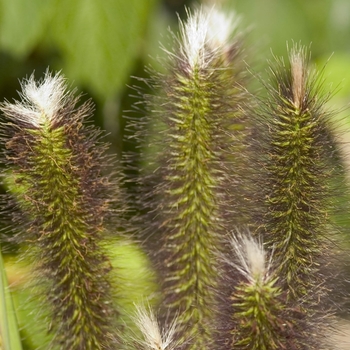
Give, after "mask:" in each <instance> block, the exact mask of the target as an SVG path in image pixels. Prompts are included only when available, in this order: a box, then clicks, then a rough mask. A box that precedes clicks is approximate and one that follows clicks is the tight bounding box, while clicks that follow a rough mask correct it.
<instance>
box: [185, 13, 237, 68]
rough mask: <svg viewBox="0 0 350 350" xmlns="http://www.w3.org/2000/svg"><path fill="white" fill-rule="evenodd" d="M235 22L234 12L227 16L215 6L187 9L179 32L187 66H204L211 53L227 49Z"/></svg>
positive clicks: (211, 55) (208, 61)
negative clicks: (184, 20)
mask: <svg viewBox="0 0 350 350" xmlns="http://www.w3.org/2000/svg"><path fill="white" fill-rule="evenodd" d="M237 23H238V20H237V18H236V16H235V15H234V14H232V13H231V14H230V15H229V16H227V15H226V14H224V13H223V12H221V11H219V10H217V9H215V8H209V7H205V8H203V9H200V10H198V11H195V12H194V13H190V12H189V11H188V19H187V21H186V23H183V22H181V21H180V34H181V39H182V45H181V52H182V56H183V57H184V59H185V60H186V61H187V63H188V66H189V68H190V69H191V70H194V69H195V68H199V69H200V68H205V67H206V66H207V65H208V64H209V63H210V61H211V60H212V57H213V55H215V54H221V53H222V52H223V51H225V50H227V46H229V45H230V39H231V37H232V34H233V32H234V31H235V30H236V28H237Z"/></svg>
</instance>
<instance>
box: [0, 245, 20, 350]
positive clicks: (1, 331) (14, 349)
mask: <svg viewBox="0 0 350 350" xmlns="http://www.w3.org/2000/svg"><path fill="white" fill-rule="evenodd" d="M0 275H1V276H0V349H2V350H22V343H21V336H20V333H19V329H18V324H17V318H16V312H15V308H14V305H13V301H12V296H11V291H10V290H9V286H8V283H7V277H6V270H5V265H4V261H3V258H2V252H1V247H0Z"/></svg>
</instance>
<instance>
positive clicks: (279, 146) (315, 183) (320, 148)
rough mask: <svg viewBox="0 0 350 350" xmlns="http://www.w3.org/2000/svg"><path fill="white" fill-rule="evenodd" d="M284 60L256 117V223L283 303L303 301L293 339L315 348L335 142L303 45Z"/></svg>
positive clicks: (323, 310) (321, 323)
mask: <svg viewBox="0 0 350 350" xmlns="http://www.w3.org/2000/svg"><path fill="white" fill-rule="evenodd" d="M289 60H290V65H289V66H287V67H286V66H285V65H284V64H283V62H279V61H277V63H276V64H274V65H272V68H271V73H272V74H271V85H270V86H267V92H268V98H267V102H266V103H265V106H264V107H263V108H262V110H260V114H259V115H258V116H257V137H256V140H257V142H256V146H257V150H256V151H257V152H256V153H257V157H258V158H259V159H258V158H257V159H256V163H257V164H258V165H257V169H258V175H257V176H258V180H257V183H258V184H260V188H259V194H261V197H260V200H261V202H260V206H259V209H260V210H261V212H260V214H259V215H258V220H257V225H258V227H259V228H258V232H260V234H261V235H262V237H263V239H264V243H265V246H266V247H267V248H268V249H270V250H271V249H273V250H274V257H275V261H276V265H275V266H276V273H277V275H278V276H280V280H281V283H282V290H283V292H285V293H287V307H288V308H296V307H298V308H301V305H303V307H302V308H301V310H302V315H303V316H302V318H304V319H305V320H306V324H307V325H308V326H307V327H305V329H308V331H307V332H306V331H301V332H298V337H300V339H302V338H303V337H304V339H306V340H305V341H308V342H309V344H308V345H307V346H306V345H305V348H306V349H316V348H320V346H321V345H320V342H321V339H320V338H321V337H322V336H321V334H322V333H324V332H322V331H320V330H313V331H310V328H311V329H312V328H314V329H317V327H321V328H322V327H324V326H326V325H327V316H329V312H328V310H326V306H324V305H326V303H325V302H324V303H323V304H322V303H320V302H319V300H322V298H325V297H326V296H327V295H328V291H327V288H326V285H327V282H326V281H327V279H326V276H325V274H324V271H326V266H327V265H328V264H329V263H330V261H331V258H330V256H331V254H332V248H330V246H329V242H331V241H332V239H333V238H332V235H333V234H334V232H332V222H331V221H330V218H331V216H332V191H331V181H332V177H333V176H334V175H335V171H336V170H335V167H334V164H332V161H331V160H330V158H329V156H330V154H332V151H331V150H332V149H333V148H334V147H335V148H336V147H337V145H336V144H335V143H334V142H333V140H334V138H333V137H330V135H331V134H332V133H333V127H332V123H331V120H330V113H329V112H328V111H326V109H325V103H326V101H327V99H328V97H329V96H327V95H325V94H324V93H323V92H322V91H321V82H320V78H319V76H318V75H317V74H316V73H315V72H313V71H312V70H311V69H310V67H309V57H308V55H307V50H306V49H305V48H303V47H302V46H299V45H295V46H294V47H293V48H292V49H291V51H290V54H289ZM256 197H259V195H257V196H256ZM333 231H334V230H333ZM327 287H329V286H327ZM322 318H324V320H323V321H320V319H322ZM328 320H329V318H328ZM310 333H312V334H314V335H315V336H314V337H310V336H309V334H310Z"/></svg>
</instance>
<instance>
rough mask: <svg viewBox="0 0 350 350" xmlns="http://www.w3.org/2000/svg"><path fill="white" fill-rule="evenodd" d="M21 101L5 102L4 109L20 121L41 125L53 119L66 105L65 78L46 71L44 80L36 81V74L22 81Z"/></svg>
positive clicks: (36, 125)
mask: <svg viewBox="0 0 350 350" xmlns="http://www.w3.org/2000/svg"><path fill="white" fill-rule="evenodd" d="M21 86H22V92H21V93H20V96H21V98H22V100H21V101H16V102H15V103H8V102H6V103H4V104H3V106H2V110H3V111H4V112H5V113H6V114H7V115H9V116H12V117H13V118H14V119H16V120H18V121H22V122H25V123H27V124H32V125H33V126H35V127H40V125H42V124H43V123H45V122H47V121H52V120H53V119H54V118H55V117H56V116H57V112H58V111H59V110H60V108H62V106H63V105H64V102H65V99H66V96H67V91H66V84H65V79H64V78H63V77H62V76H61V75H60V74H56V75H55V76H52V75H51V73H49V72H46V74H45V77H44V79H43V80H42V81H39V82H36V81H35V80H34V75H31V76H30V78H29V79H26V80H24V81H22V83H21Z"/></svg>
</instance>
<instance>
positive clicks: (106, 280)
mask: <svg viewBox="0 0 350 350" xmlns="http://www.w3.org/2000/svg"><path fill="white" fill-rule="evenodd" d="M21 96H22V100H21V101H19V102H16V103H13V104H12V103H9V102H6V103H4V104H2V106H1V110H2V111H3V113H4V118H5V120H6V121H7V123H3V124H2V133H3V135H4V141H5V146H6V151H5V159H4V163H5V165H6V166H8V167H10V169H11V171H12V173H13V176H14V179H15V180H14V181H15V183H16V185H17V186H20V187H21V189H22V190H21V191H15V192H14V196H15V200H16V203H17V207H18V209H19V210H20V213H16V214H15V215H16V218H17V219H16V220H17V223H19V224H21V225H20V227H18V228H17V230H18V234H17V235H16V240H17V242H18V243H26V244H27V245H28V254H29V255H30V256H32V257H33V259H34V262H35V264H36V266H37V270H38V273H37V277H38V278H39V279H40V281H42V284H43V286H42V288H46V289H43V290H42V293H43V295H46V296H47V299H48V301H49V302H50V304H51V311H50V317H51V319H52V322H51V324H52V328H53V331H54V332H55V334H54V345H57V346H59V347H60V348H63V349H72V350H83V349H84V350H93V349H94V350H96V349H112V348H113V349H114V348H115V344H116V341H117V340H116V328H115V327H114V324H115V322H114V319H115V316H116V313H115V310H114V307H113V306H112V293H111V289H110V283H111V278H112V276H111V273H110V270H111V264H110V262H109V259H108V257H107V255H106V253H105V251H104V248H103V247H102V239H103V235H104V230H105V222H106V219H107V217H108V216H109V215H110V202H111V200H112V197H110V194H109V193H108V192H113V194H115V191H114V184H113V180H111V179H109V177H107V176H105V175H103V174H102V172H103V171H104V168H106V167H107V166H109V164H112V163H113V162H111V159H106V155H105V151H106V146H105V145H103V144H101V143H100V131H98V130H97V129H94V128H92V127H91V126H90V127H88V126H86V125H85V123H86V118H87V117H89V116H90V115H91V111H92V107H91V104H90V103H86V104H84V105H83V106H81V107H79V108H76V106H75V105H76V103H77V99H76V98H75V97H74V96H73V94H72V93H70V92H68V91H67V87H66V84H65V81H64V79H63V77H62V76H61V75H59V74H57V75H55V76H52V75H51V74H50V73H48V72H47V73H46V75H45V77H44V79H43V80H42V81H41V82H35V81H34V77H33V76H32V77H30V78H29V80H27V81H25V82H24V83H23V84H22V95H21Z"/></svg>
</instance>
